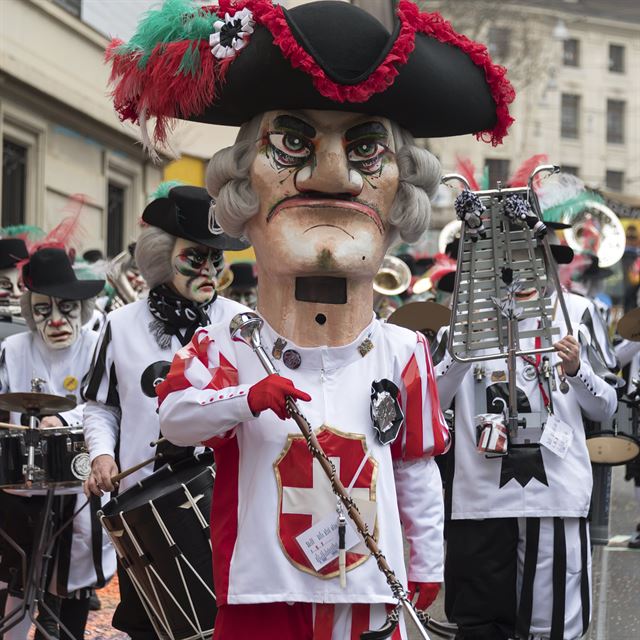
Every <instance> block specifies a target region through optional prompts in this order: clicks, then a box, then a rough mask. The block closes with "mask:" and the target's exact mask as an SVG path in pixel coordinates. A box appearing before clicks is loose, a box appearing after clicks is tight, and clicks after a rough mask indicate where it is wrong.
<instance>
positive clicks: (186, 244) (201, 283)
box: [171, 238, 222, 304]
mask: <svg viewBox="0 0 640 640" xmlns="http://www.w3.org/2000/svg"><path fill="white" fill-rule="evenodd" d="M171 264H172V265H173V272H174V276H173V280H171V284H172V286H173V289H174V290H175V292H176V293H177V294H178V295H180V296H182V297H183V298H186V299H187V300H193V301H194V302H197V303H199V304H204V303H206V302H209V300H211V298H213V295H214V293H215V290H216V274H217V268H218V267H221V266H222V252H221V251H220V250H219V249H211V248H210V247H205V246H203V245H201V244H198V243H197V242H192V241H191V240H185V239H184V238H177V239H176V244H175V246H174V247H173V252H172V254H171Z"/></svg>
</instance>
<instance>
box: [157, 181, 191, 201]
mask: <svg viewBox="0 0 640 640" xmlns="http://www.w3.org/2000/svg"><path fill="white" fill-rule="evenodd" d="M183 186H184V182H180V180H167V181H166V182H161V183H160V184H159V185H158V188H157V189H156V190H155V191H154V192H153V193H152V194H151V196H150V197H149V202H153V201H154V200H158V199H159V198H168V197H169V191H171V189H173V188H174V187H183Z"/></svg>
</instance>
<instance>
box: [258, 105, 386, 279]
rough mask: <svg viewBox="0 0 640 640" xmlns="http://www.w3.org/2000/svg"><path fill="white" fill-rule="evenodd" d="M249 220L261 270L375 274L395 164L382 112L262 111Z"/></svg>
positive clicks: (358, 275)
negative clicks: (256, 205)
mask: <svg viewBox="0 0 640 640" xmlns="http://www.w3.org/2000/svg"><path fill="white" fill-rule="evenodd" d="M257 145H258V153H257V155H256V158H255V160H254V162H253V164H252V166H251V185H252V187H253V189H254V191H255V192H256V193H257V195H258V198H259V201H260V210H259V213H258V214H257V215H255V216H254V217H253V218H251V220H250V221H249V222H248V224H247V227H246V232H247V235H248V236H249V239H250V240H251V243H252V244H253V247H254V249H255V252H256V256H257V261H258V263H259V264H260V269H261V271H262V272H267V273H269V272H270V273H272V274H275V275H296V276H297V275H300V276H302V275H310V276H314V275H321V276H327V275H329V276H347V277H350V278H367V279H369V278H371V279H372V278H373V276H374V275H375V274H376V272H377V271H378V268H379V266H380V263H381V261H382V258H383V256H384V254H385V251H386V250H387V248H388V246H389V243H390V241H391V236H392V234H391V232H390V228H389V223H388V217H389V211H390V209H391V205H392V203H393V200H394V198H395V195H396V191H397V189H398V166H397V164H396V160H395V148H394V142H393V137H392V133H391V124H390V122H389V121H388V120H387V119H385V118H378V117H373V116H364V115H358V114H351V113H344V112H338V111H295V112H293V111H292V112H289V111H271V112H268V113H266V114H265V115H264V116H263V119H262V124H261V135H260V139H259V140H258V142H257Z"/></svg>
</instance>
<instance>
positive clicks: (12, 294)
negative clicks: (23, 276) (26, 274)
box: [0, 269, 22, 306]
mask: <svg viewBox="0 0 640 640" xmlns="http://www.w3.org/2000/svg"><path fill="white" fill-rule="evenodd" d="M21 292H22V287H21V286H20V274H19V273H18V270H17V269H0V306H9V305H11V306H18V305H19V304H20V294H21Z"/></svg>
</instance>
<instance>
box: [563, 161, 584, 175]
mask: <svg viewBox="0 0 640 640" xmlns="http://www.w3.org/2000/svg"><path fill="white" fill-rule="evenodd" d="M560 171H561V172H562V173H568V174H570V175H572V176H576V177H578V176H579V175H580V169H579V168H578V167H576V166H574V165H571V164H563V165H562V166H561V167H560Z"/></svg>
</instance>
